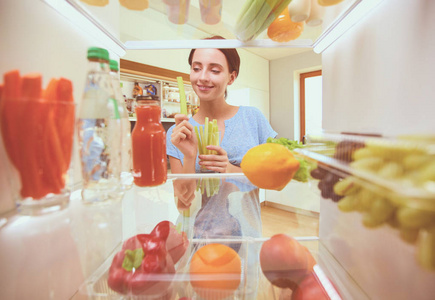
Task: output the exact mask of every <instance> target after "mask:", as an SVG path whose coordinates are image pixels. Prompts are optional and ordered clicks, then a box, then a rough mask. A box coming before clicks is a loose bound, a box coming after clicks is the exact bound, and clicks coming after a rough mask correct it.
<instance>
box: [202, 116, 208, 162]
mask: <svg viewBox="0 0 435 300" xmlns="http://www.w3.org/2000/svg"><path fill="white" fill-rule="evenodd" d="M203 145H204V154H208V153H207V148H206V147H207V145H208V117H205V121H204V143H203Z"/></svg>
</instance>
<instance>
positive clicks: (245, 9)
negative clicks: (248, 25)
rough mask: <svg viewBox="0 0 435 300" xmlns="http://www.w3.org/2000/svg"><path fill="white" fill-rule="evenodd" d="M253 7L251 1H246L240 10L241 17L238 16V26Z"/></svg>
mask: <svg viewBox="0 0 435 300" xmlns="http://www.w3.org/2000/svg"><path fill="white" fill-rule="evenodd" d="M251 5H252V1H251V0H245V2H244V3H243V6H242V8H241V9H240V12H239V15H238V16H237V21H236V24H239V23H240V22H241V21H242V19H243V17H244V16H245V15H246V12H247V11H248V10H249V8H250V6H251Z"/></svg>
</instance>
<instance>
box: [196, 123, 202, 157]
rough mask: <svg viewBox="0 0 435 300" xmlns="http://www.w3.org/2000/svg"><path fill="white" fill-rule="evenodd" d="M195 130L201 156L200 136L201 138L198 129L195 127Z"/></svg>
mask: <svg viewBox="0 0 435 300" xmlns="http://www.w3.org/2000/svg"><path fill="white" fill-rule="evenodd" d="M194 128H195V134H196V139H197V140H198V150H199V154H201V139H200V136H199V132H198V127H197V126H195V127H194Z"/></svg>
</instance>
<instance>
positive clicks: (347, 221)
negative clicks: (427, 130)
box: [297, 134, 435, 299]
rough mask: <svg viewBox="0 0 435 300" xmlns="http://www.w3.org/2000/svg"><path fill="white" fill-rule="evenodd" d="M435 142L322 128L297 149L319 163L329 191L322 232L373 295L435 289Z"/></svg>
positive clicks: (321, 182) (317, 176) (416, 295)
mask: <svg viewBox="0 0 435 300" xmlns="http://www.w3.org/2000/svg"><path fill="white" fill-rule="evenodd" d="M434 145H435V139H434V137H433V136H432V137H430V136H425V137H422V136H414V137H409V136H408V137H402V138H379V137H373V136H372V137H367V136H356V135H347V134H346V135H339V134H337V135H334V134H321V135H316V136H314V135H312V136H309V137H308V144H307V146H306V147H305V148H304V149H297V152H298V153H299V154H300V155H303V156H304V157H306V158H307V159H310V160H312V161H313V162H315V163H316V164H317V168H316V169H314V170H313V171H311V175H312V176H313V178H314V179H313V181H312V182H311V186H312V187H313V188H314V189H316V191H317V192H319V190H320V194H321V202H320V211H321V218H320V233H319V238H320V240H321V241H322V244H323V245H324V246H325V248H326V250H327V251H328V252H330V253H331V256H332V257H334V259H336V260H337V261H339V262H340V264H341V265H342V266H343V268H344V269H345V270H346V271H347V273H348V274H349V275H350V277H351V278H353V280H355V282H357V284H358V285H359V286H360V287H361V288H362V290H364V291H365V292H366V293H367V295H368V296H369V298H378V297H379V298H382V299H410V298H413V299H430V297H431V296H430V295H432V294H433V293H434V292H435V288H434V286H433V282H434V280H435V261H434V256H433V253H435V244H434V243H433V242H432V241H433V240H434V239H435V230H434V226H435V223H434V221H435V193H434V191H433V189H432V187H433V184H434V182H435V177H434V173H433V170H435V156H434V153H433V149H434ZM325 269H326V270H327V271H331V270H333V269H331V268H330V267H327V266H326V265H325ZM337 274H338V276H339V277H341V278H343V274H346V273H342V272H339V273H337ZM374 274H376V276H373V275H374ZM410 274H412V278H411V277H410ZM387 278H388V279H387ZM332 279H333V280H335V279H336V278H335V277H334V276H332ZM343 280H344V281H345V282H346V279H345V278H344V279H343ZM338 282H340V280H338ZM409 282H412V284H411V285H409V284H408V283H409ZM352 298H354V299H359V297H356V298H355V297H352Z"/></svg>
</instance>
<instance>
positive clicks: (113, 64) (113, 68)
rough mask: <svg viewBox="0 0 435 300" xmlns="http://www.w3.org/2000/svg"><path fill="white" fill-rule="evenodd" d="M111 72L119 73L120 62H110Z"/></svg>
mask: <svg viewBox="0 0 435 300" xmlns="http://www.w3.org/2000/svg"><path fill="white" fill-rule="evenodd" d="M110 70H111V71H116V72H118V71H119V68H118V62H117V61H116V60H113V59H111V60H110Z"/></svg>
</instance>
